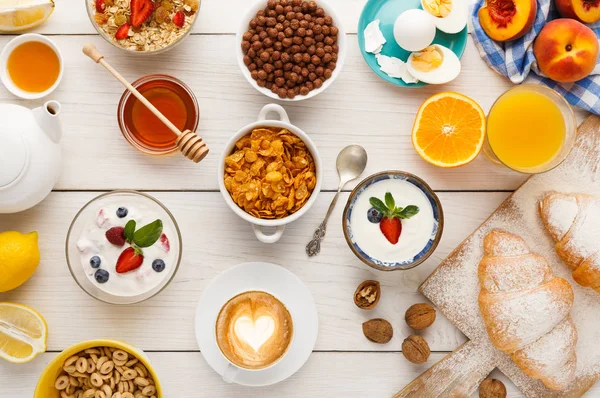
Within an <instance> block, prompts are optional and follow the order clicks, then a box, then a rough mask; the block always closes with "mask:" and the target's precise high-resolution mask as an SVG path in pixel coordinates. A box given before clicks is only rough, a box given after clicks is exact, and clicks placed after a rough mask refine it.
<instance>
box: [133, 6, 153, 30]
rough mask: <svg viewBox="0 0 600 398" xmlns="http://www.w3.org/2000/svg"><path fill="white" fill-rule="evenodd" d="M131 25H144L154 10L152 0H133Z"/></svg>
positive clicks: (136, 26)
mask: <svg viewBox="0 0 600 398" xmlns="http://www.w3.org/2000/svg"><path fill="white" fill-rule="evenodd" d="M130 7H131V25H133V26H134V27H135V28H138V27H140V26H142V24H143V23H144V22H146V20H147V19H148V18H150V16H151V15H152V13H153V12H154V2H153V1H152V0H131V4H130Z"/></svg>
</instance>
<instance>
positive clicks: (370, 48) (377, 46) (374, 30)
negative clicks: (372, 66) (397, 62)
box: [364, 19, 386, 54]
mask: <svg viewBox="0 0 600 398" xmlns="http://www.w3.org/2000/svg"><path fill="white" fill-rule="evenodd" d="M379 22H380V21H379V19H376V20H374V21H373V22H371V23H370V24H369V25H367V27H366V28H365V33H364V36H365V51H366V52H368V53H371V54H379V53H380V52H381V50H382V49H383V45H384V44H385V43H386V40H385V37H384V36H383V33H381V29H380V28H379Z"/></svg>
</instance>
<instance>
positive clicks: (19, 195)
mask: <svg viewBox="0 0 600 398" xmlns="http://www.w3.org/2000/svg"><path fill="white" fill-rule="evenodd" d="M60 108H61V106H60V104H59V103H58V102H56V101H48V102H46V103H45V104H44V105H43V106H42V107H40V108H36V109H34V110H30V109H28V108H25V107H23V106H19V105H14V104H0V214H2V213H17V212H20V211H23V210H27V209H29V208H31V207H33V206H35V205H37V204H38V203H40V202H41V201H42V200H44V199H45V198H46V196H48V194H49V193H50V192H51V191H52V188H53V187H54V184H55V183H56V181H57V180H58V177H59V176H60V172H61V169H62V162H61V149H60V145H59V141H60V139H61V129H60V125H59V122H58V114H59V113H60Z"/></svg>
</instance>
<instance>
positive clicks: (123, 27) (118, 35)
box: [115, 23, 129, 40]
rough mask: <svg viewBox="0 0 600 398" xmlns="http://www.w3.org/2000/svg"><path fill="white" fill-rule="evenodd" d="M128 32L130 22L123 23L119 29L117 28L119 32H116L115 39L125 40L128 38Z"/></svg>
mask: <svg viewBox="0 0 600 398" xmlns="http://www.w3.org/2000/svg"><path fill="white" fill-rule="evenodd" d="M127 33H129V24H128V23H125V24H123V25H121V27H120V28H119V29H117V33H115V39H117V40H123V39H126V38H127Z"/></svg>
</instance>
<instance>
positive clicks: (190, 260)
mask: <svg viewBox="0 0 600 398" xmlns="http://www.w3.org/2000/svg"><path fill="white" fill-rule="evenodd" d="M96 195H97V194H96V193H90V192H87V193H79V192H68V193H65V192H60V193H53V194H51V195H50V197H49V198H48V199H47V200H46V201H45V202H43V203H42V204H41V205H40V206H38V207H36V208H34V209H33V210H30V211H27V212H25V213H22V214H17V215H10V216H6V215H4V216H0V230H12V229H15V230H20V231H23V232H27V231H31V230H37V231H38V232H39V234H40V247H41V253H42V262H41V264H40V266H39V269H38V271H37V273H36V274H35V275H34V276H33V277H32V278H31V280H30V281H29V282H27V283H26V284H24V285H23V286H21V287H20V288H19V289H16V290H15V291H13V292H9V293H4V294H0V301H14V302H19V303H23V304H27V305H30V306H32V307H34V308H36V309H37V310H39V311H40V313H41V314H42V315H44V316H45V318H46V320H47V322H48V325H49V328H50V333H49V340H48V344H49V349H50V350H62V349H64V348H65V347H66V346H68V345H70V344H73V343H76V342H78V341H82V340H86V339H91V338H107V337H109V338H116V339H122V340H126V341H129V342H131V343H132V344H135V345H137V346H139V347H141V348H143V349H146V350H194V349H196V348H197V345H196V342H195V338H194V325H193V322H192V319H193V317H194V313H195V308H196V303H197V301H198V300H199V298H200V296H201V294H202V292H203V290H204V288H205V287H206V286H207V284H208V283H209V282H210V281H211V280H212V279H213V278H214V277H215V276H216V275H218V274H219V273H220V272H221V271H223V270H225V269H227V268H229V267H230V266H232V265H235V264H238V263H242V262H247V261H268V262H273V263H276V264H281V265H283V266H284V267H286V268H288V269H289V270H291V271H293V272H294V273H295V274H296V275H298V277H299V278H300V279H302V280H303V281H304V282H305V283H306V284H307V286H308V287H309V289H310V290H311V291H312V293H313V296H314V298H315V301H316V303H317V306H318V310H319V315H320V332H319V339H318V342H317V346H316V349H317V350H327V351H329V350H336V351H375V350H382V351H391V350H394V351H398V350H400V347H401V344H402V340H403V339H404V337H406V336H407V335H408V334H410V333H411V331H410V329H409V328H408V327H407V326H406V324H405V322H404V312H405V311H406V309H407V308H408V307H409V306H410V305H412V304H414V303H416V302H422V301H423V300H424V299H423V297H422V296H421V295H420V294H419V293H418V292H417V287H418V286H419V285H420V283H421V282H422V281H423V280H424V279H425V278H426V277H427V275H429V273H431V271H432V270H433V269H434V268H435V267H436V266H437V265H438V263H439V262H440V261H441V259H443V258H444V257H446V256H447V255H448V253H449V252H450V251H451V250H452V249H453V248H454V247H455V246H457V245H458V244H459V243H460V241H462V240H463V239H464V238H465V237H466V236H467V235H468V234H469V233H470V231H472V230H474V229H475V228H476V227H477V226H478V225H479V224H480V223H481V222H482V221H483V220H484V219H485V218H486V217H487V216H488V214H490V213H491V212H492V211H493V209H495V208H496V207H497V206H498V205H499V204H500V203H501V202H502V201H503V200H504V199H505V198H506V196H507V195H508V194H507V193H442V194H441V195H440V197H441V200H442V202H443V205H444V209H445V214H446V227H445V232H444V236H443V239H442V241H441V244H440V245H439V248H438V250H437V251H436V252H435V253H434V255H433V256H432V257H431V258H430V259H429V260H428V261H427V262H426V263H424V264H422V265H421V266H419V267H417V268H416V269H413V270H410V271H402V272H401V271H398V272H392V273H385V272H381V271H376V270H372V269H370V268H369V267H367V266H366V265H364V264H363V263H362V262H360V261H359V260H358V259H356V258H355V257H354V255H353V254H352V252H351V251H350V249H348V247H347V245H346V243H345V241H344V238H343V233H342V229H341V213H342V210H343V204H344V203H345V201H346V200H347V197H348V194H343V196H342V198H341V200H340V204H339V206H338V207H337V208H336V211H335V214H334V215H333V216H332V218H331V224H330V227H329V231H328V236H327V239H326V241H325V242H324V246H323V248H322V253H321V255H320V256H319V257H317V258H315V259H308V258H307V257H306V254H305V253H304V245H305V244H306V243H307V242H308V240H309V239H310V237H311V236H312V233H313V231H314V229H315V228H316V227H317V225H318V224H319V223H320V221H321V218H322V217H323V216H324V214H325V211H326V208H327V206H328V205H329V202H330V200H331V198H332V195H333V194H331V193H324V194H322V195H321V196H320V197H319V198H318V201H317V203H316V205H315V207H314V208H313V209H311V211H310V212H309V213H307V215H306V216H305V217H304V218H303V219H300V220H299V221H298V222H296V223H295V224H293V225H290V226H289V227H288V229H287V230H286V232H285V234H284V237H283V239H282V241H281V242H280V243H278V244H276V245H264V244H260V243H258V241H257V240H256V239H255V237H254V235H253V232H252V229H251V227H250V225H249V224H247V223H245V222H244V221H243V220H241V219H239V218H238V217H237V216H236V215H235V214H233V212H231V210H230V209H229V208H228V207H227V206H226V205H225V203H224V201H223V199H222V197H221V195H220V193H170V192H169V193H164V192H163V193H158V194H156V195H155V196H156V197H157V198H158V199H159V200H161V201H163V202H164V203H165V205H166V206H167V207H168V208H170V210H171V211H172V212H173V214H174V215H175V217H176V219H177V220H178V221H179V223H180V228H181V231H182V236H183V240H184V256H183V262H182V266H181V268H180V271H179V273H178V275H177V276H176V278H175V280H174V282H173V283H172V285H171V286H170V287H169V288H168V289H167V290H166V291H164V292H163V293H162V294H160V295H159V296H157V297H155V298H153V299H151V300H149V301H147V302H145V303H142V304H139V305H135V306H129V307H116V306H110V305H104V304H101V303H99V302H97V301H95V300H94V299H92V298H90V297H89V296H87V295H86V294H85V293H84V292H83V291H81V290H80V288H79V287H78V286H77V285H76V284H75V282H74V281H73V280H72V277H71V275H70V273H69V271H68V268H67V265H66V262H65V258H64V240H65V235H66V232H67V229H68V227H69V224H70V222H71V220H72V218H73V216H74V215H75V213H76V212H77V211H78V209H79V208H80V207H81V206H82V205H83V204H84V203H85V202H87V201H88V200H90V199H91V198H93V197H95V196H96ZM365 279H377V280H379V281H380V282H381V284H382V286H383V287H382V289H383V291H382V299H381V301H380V303H379V305H378V307H377V308H376V309H375V310H373V311H372V312H364V311H361V310H359V309H358V308H356V307H355V306H354V304H353V301H352V296H353V293H354V290H355V289H356V287H357V286H358V284H359V283H360V282H362V281H363V280H365ZM376 317H382V318H386V319H388V320H389V321H390V322H392V324H393V326H394V328H395V337H394V338H393V340H392V341H391V342H390V343H389V344H387V345H377V344H373V343H370V342H369V341H367V340H366V339H365V338H364V336H363V335H362V330H361V324H362V322H364V321H366V320H368V319H370V318H376ZM157 336H160V337H158V338H157ZM424 336H425V337H426V338H427V340H428V341H429V343H430V345H431V348H432V350H434V351H452V350H454V349H455V348H456V347H458V346H459V345H460V344H461V343H462V342H463V341H464V336H463V335H462V334H461V333H460V332H459V331H458V330H457V329H455V328H454V327H453V326H452V325H450V324H449V323H448V322H447V321H446V320H445V319H444V317H443V316H441V315H440V316H439V319H438V321H436V323H435V325H434V326H433V327H431V328H430V329H429V330H427V331H425V332H424Z"/></svg>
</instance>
